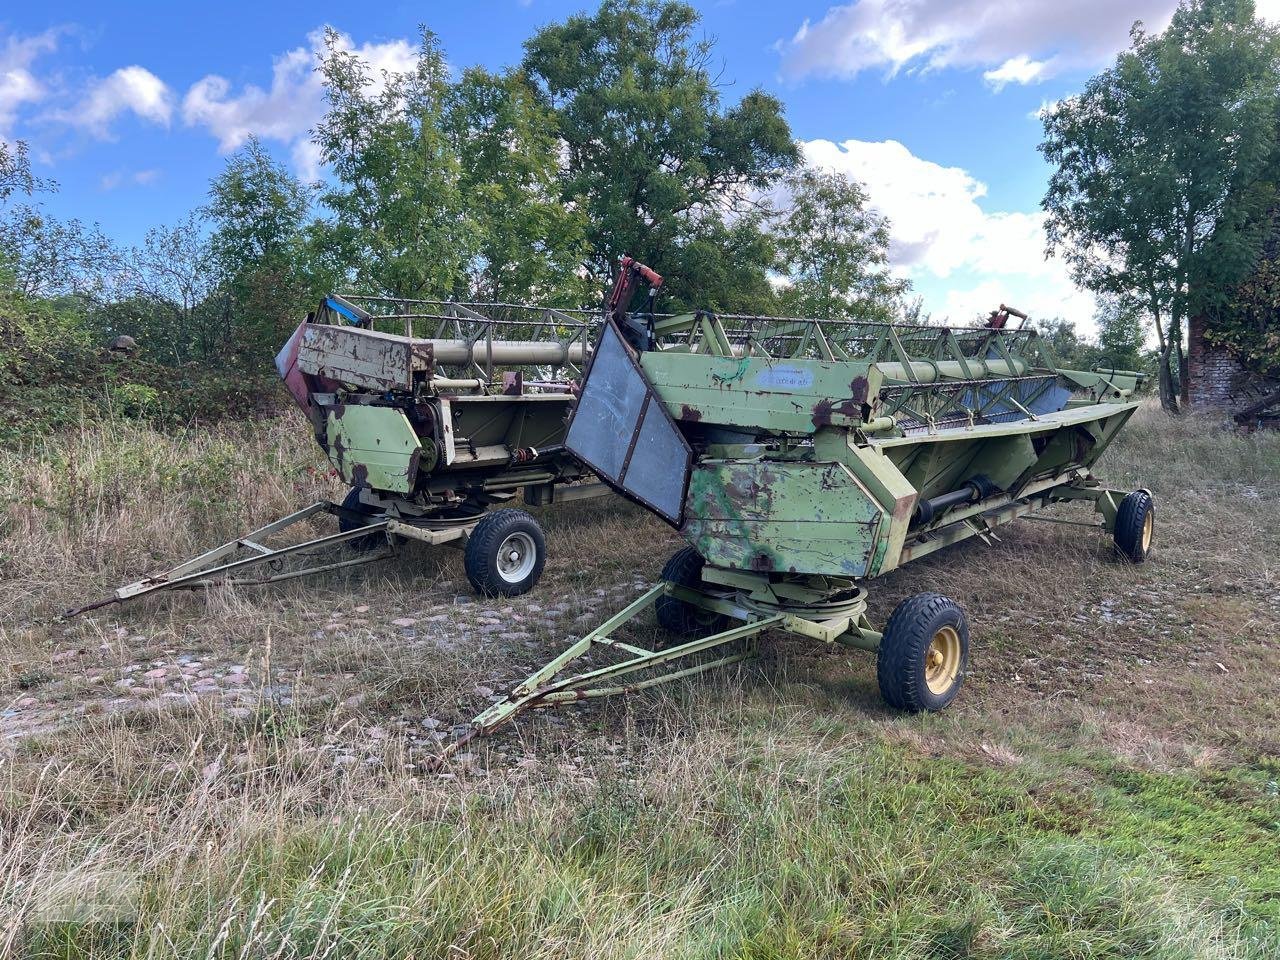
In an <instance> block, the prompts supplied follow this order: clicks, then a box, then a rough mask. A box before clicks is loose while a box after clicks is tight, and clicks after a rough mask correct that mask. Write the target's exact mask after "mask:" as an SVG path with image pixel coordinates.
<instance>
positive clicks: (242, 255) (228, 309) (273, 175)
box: [203, 139, 330, 354]
mask: <svg viewBox="0 0 1280 960" xmlns="http://www.w3.org/2000/svg"><path fill="white" fill-rule="evenodd" d="M311 200H312V191H311V190H309V189H308V188H307V187H305V186H304V185H303V184H302V183H301V181H299V180H298V178H297V177H295V176H294V175H293V174H291V173H290V172H289V171H288V170H287V169H285V167H284V166H283V165H282V164H280V163H279V162H278V161H276V160H275V159H274V158H273V157H272V156H271V155H270V154H269V153H268V152H267V150H266V148H265V147H263V145H262V144H261V143H260V142H259V141H258V140H256V139H250V140H249V142H248V143H246V144H245V145H244V147H242V148H241V149H240V150H238V151H236V152H235V153H234V154H232V155H231V156H230V157H229V158H228V159H227V165H226V169H224V170H223V172H222V173H221V174H219V175H218V177H216V178H215V179H214V181H213V183H212V184H210V187H209V203H208V205H207V206H206V207H205V208H204V211H203V212H204V215H205V216H206V217H207V218H208V220H209V222H210V224H211V225H212V227H213V233H212V235H211V236H210V239H209V248H210V249H209V252H210V256H211V258H212V262H213V268H214V270H215V272H216V273H217V275H218V278H219V281H220V284H221V289H222V294H223V304H222V306H223V310H222V311H221V314H222V321H221V327H222V329H221V331H220V332H221V335H223V336H226V337H228V338H229V339H230V343H231V347H232V349H233V350H234V351H236V352H238V353H242V354H251V353H255V352H256V353H259V354H261V353H262V352H264V350H270V349H272V348H273V347H274V346H278V345H279V343H280V341H281V340H282V339H283V337H284V336H285V335H286V334H287V332H288V330H289V329H291V328H292V326H293V325H294V324H296V323H297V320H298V317H299V316H300V315H301V312H303V311H305V310H306V308H307V307H309V306H313V305H314V304H312V303H310V302H309V301H312V300H314V299H316V298H318V296H319V295H320V291H321V289H322V288H323V287H324V286H326V285H327V284H325V283H324V282H323V280H327V279H330V277H329V276H325V277H317V276H315V273H316V272H317V270H318V268H317V264H316V258H315V257H314V255H313V254H314V249H313V248H312V247H311V246H310V245H309V243H308V224H309V223H310V220H311Z"/></svg>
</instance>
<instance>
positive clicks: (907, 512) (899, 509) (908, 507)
mask: <svg viewBox="0 0 1280 960" xmlns="http://www.w3.org/2000/svg"><path fill="white" fill-rule="evenodd" d="M915 501H916V498H915V497H912V496H907V497H898V499H897V500H895V501H894V502H893V519H895V520H905V519H906V518H907V517H909V516H911V511H912V510H913V509H914V508H915Z"/></svg>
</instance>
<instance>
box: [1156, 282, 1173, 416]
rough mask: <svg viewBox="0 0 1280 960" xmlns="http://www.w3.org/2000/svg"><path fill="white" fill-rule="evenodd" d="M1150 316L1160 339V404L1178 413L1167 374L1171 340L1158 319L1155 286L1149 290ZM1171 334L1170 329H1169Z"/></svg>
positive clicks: (1158, 306)
mask: <svg viewBox="0 0 1280 960" xmlns="http://www.w3.org/2000/svg"><path fill="white" fill-rule="evenodd" d="M1149 302H1150V304H1151V318H1152V319H1153V320H1154V321H1155V325H1156V336H1157V337H1159V339H1160V369H1159V371H1158V373H1159V375H1158V377H1157V381H1156V382H1157V383H1158V384H1159V386H1160V406H1161V407H1163V408H1164V409H1165V410H1168V411H1169V412H1170V413H1178V398H1177V397H1176V396H1174V393H1173V378H1172V377H1171V376H1170V375H1169V354H1170V352H1171V351H1172V350H1173V341H1172V340H1171V339H1170V338H1169V337H1166V336H1165V333H1164V324H1163V323H1162V322H1161V320H1160V300H1159V298H1158V297H1157V296H1156V291H1155V288H1154V287H1153V288H1152V289H1151V290H1150V301H1149ZM1169 332H1170V333H1171V334H1172V332H1173V331H1172V329H1171V330H1170V331H1169Z"/></svg>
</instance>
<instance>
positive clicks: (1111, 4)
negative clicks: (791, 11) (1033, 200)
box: [779, 0, 1280, 89]
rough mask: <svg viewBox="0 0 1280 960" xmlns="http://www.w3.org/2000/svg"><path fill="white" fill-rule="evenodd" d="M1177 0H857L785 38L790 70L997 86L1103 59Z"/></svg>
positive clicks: (1152, 26)
mask: <svg viewBox="0 0 1280 960" xmlns="http://www.w3.org/2000/svg"><path fill="white" fill-rule="evenodd" d="M1271 2H1272V3H1273V4H1275V5H1276V6H1277V7H1280V0H1271ZM1176 6H1177V3H1176V0H1125V2H1117V0H1069V2H1064V0H1019V2H1017V3H1009V2H1008V0H854V2H853V3H850V4H847V5H845V6H835V7H831V8H830V9H828V10H827V13H826V15H825V16H824V17H823V18H822V20H820V21H819V22H818V23H816V24H815V23H811V22H810V21H808V20H806V21H805V22H804V23H803V24H802V25H801V27H800V29H799V30H798V31H796V34H795V36H793V37H792V38H791V39H790V40H789V41H786V42H783V43H781V44H779V48H780V50H781V52H782V55H783V64H782V65H783V71H784V73H786V74H787V75H789V76H791V77H801V76H805V75H808V74H821V75H827V76H844V77H852V76H854V75H856V74H858V73H860V72H862V71H863V70H868V69H876V68H882V69H885V70H887V71H889V72H890V73H895V72H897V71H899V70H901V69H903V68H906V69H909V70H915V69H920V70H929V69H938V68H942V67H961V68H985V69H986V70H987V72H986V74H985V77H986V79H987V81H988V82H989V83H991V84H992V85H993V86H995V87H997V89H998V88H999V87H1002V86H1004V85H1005V84H1007V83H1022V84H1025V83H1032V82H1037V81H1039V80H1042V79H1044V78H1045V77H1047V76H1049V75H1051V74H1052V73H1054V72H1057V71H1059V70H1062V69H1067V68H1070V67H1088V66H1095V65H1097V64H1099V63H1101V62H1103V61H1105V60H1106V59H1108V58H1109V57H1111V56H1112V55H1114V54H1115V53H1116V52H1117V51H1118V50H1120V49H1121V48H1123V47H1125V46H1126V45H1127V44H1128V37H1129V28H1130V27H1131V26H1132V24H1133V22H1134V21H1135V20H1142V21H1143V22H1144V23H1145V24H1146V26H1147V28H1148V29H1149V30H1159V29H1163V28H1164V26H1165V25H1166V24H1167V23H1168V22H1169V18H1170V17H1171V16H1172V14H1173V10H1174V8H1175V7H1176Z"/></svg>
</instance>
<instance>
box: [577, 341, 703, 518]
mask: <svg viewBox="0 0 1280 960" xmlns="http://www.w3.org/2000/svg"><path fill="white" fill-rule="evenodd" d="M564 445H565V448H566V449H567V450H569V452H570V453H572V454H573V455H574V456H576V457H577V458H578V459H579V460H581V461H582V462H583V463H585V464H586V465H587V466H589V467H590V468H591V469H592V470H594V471H595V472H596V473H598V474H599V475H600V478H601V479H602V480H604V481H605V482H606V483H608V484H609V485H610V486H612V487H613V488H614V489H615V490H617V491H618V492H619V493H622V494H624V495H626V496H628V497H630V498H631V499H633V500H636V501H638V502H639V503H641V504H643V505H644V506H646V507H648V508H649V509H650V510H652V511H653V512H654V513H656V514H658V515H659V516H661V517H662V518H663V519H665V520H667V521H668V522H669V523H673V524H675V525H676V526H679V525H680V523H681V521H682V520H683V519H684V499H685V492H686V491H687V489H688V486H689V472H690V470H691V468H692V464H693V451H692V450H691V449H690V448H689V444H688V442H687V441H686V440H685V438H684V435H683V434H681V432H680V428H679V427H677V426H676V424H675V422H674V421H673V420H672V419H671V416H670V415H669V414H668V413H667V409H666V407H665V406H663V404H662V402H661V400H659V399H658V396H657V395H656V394H655V393H654V392H653V388H652V387H651V386H650V385H649V382H648V381H647V380H646V379H645V376H644V373H643V372H642V371H641V369H640V367H639V365H638V364H637V363H636V362H635V358H634V357H633V356H632V354H631V350H630V348H629V347H628V346H627V345H626V343H624V342H623V340H622V336H621V334H620V333H619V332H618V328H617V327H616V326H615V325H614V323H613V322H612V321H607V322H606V323H605V324H604V327H603V329H602V330H601V331H600V339H599V340H598V341H597V343H596V349H595V353H594V355H593V356H592V358H591V367H590V369H589V370H588V371H587V375H586V378H585V379H584V380H583V382H582V393H581V395H580V396H579V397H578V403H577V405H576V406H575V408H574V411H573V416H572V417H571V418H570V420H569V428H568V431H567V432H566V434H565V441H564Z"/></svg>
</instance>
